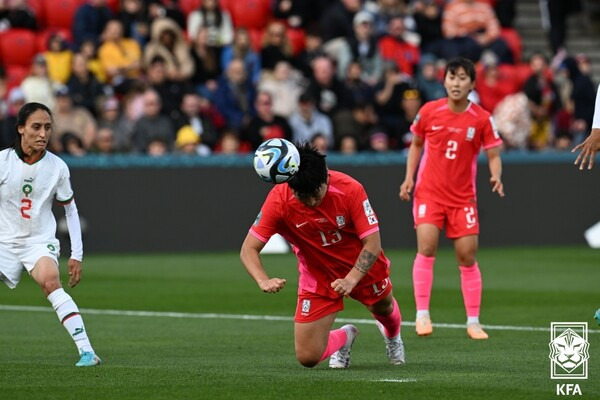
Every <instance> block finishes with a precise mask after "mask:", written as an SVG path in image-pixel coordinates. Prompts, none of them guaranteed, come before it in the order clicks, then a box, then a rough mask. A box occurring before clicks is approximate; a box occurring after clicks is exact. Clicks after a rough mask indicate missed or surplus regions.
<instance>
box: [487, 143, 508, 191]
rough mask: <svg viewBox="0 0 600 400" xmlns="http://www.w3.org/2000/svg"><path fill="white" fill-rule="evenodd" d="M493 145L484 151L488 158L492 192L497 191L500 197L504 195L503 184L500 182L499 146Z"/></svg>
mask: <svg viewBox="0 0 600 400" xmlns="http://www.w3.org/2000/svg"><path fill="white" fill-rule="evenodd" d="M501 147H502V146H495V147H491V148H489V149H487V150H486V151H485V152H486V154H487V158H488V165H489V167H490V184H491V185H492V192H496V193H498V195H499V196H500V197H504V184H503V183H502V160H501V158H500V148H501Z"/></svg>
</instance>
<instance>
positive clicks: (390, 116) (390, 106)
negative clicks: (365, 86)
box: [374, 62, 410, 132]
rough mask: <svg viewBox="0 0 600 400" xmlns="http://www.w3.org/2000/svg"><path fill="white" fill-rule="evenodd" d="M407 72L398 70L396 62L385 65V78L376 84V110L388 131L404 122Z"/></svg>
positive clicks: (407, 87)
mask: <svg viewBox="0 0 600 400" xmlns="http://www.w3.org/2000/svg"><path fill="white" fill-rule="evenodd" d="M409 88H410V85H409V84H408V83H407V77H406V75H405V74H403V73H401V72H400V71H399V70H398V66H397V64H396V63H393V62H392V63H389V62H388V63H387V64H386V65H385V66H384V73H383V79H382V81H381V82H379V83H378V84H377V86H375V103H374V104H375V111H376V112H377V115H378V116H379V120H380V121H381V125H382V127H383V128H384V129H385V130H386V131H387V132H394V131H395V128H396V126H397V125H398V124H399V123H401V122H402V114H403V111H402V96H403V94H404V91H405V90H407V89H409Z"/></svg>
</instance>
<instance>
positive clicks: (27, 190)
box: [21, 183, 33, 197]
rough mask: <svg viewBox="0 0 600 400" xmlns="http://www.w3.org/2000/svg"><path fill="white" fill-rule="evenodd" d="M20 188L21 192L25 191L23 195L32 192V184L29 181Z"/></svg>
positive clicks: (27, 195)
mask: <svg viewBox="0 0 600 400" xmlns="http://www.w3.org/2000/svg"><path fill="white" fill-rule="evenodd" d="M21 190H22V191H23V193H25V197H29V195H30V194H31V193H32V192H33V186H31V185H30V184H29V183H26V184H25V185H23V188H22V189H21Z"/></svg>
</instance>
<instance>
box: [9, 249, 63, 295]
mask: <svg viewBox="0 0 600 400" xmlns="http://www.w3.org/2000/svg"><path fill="white" fill-rule="evenodd" d="M59 253H60V246H59V243H58V240H53V241H52V243H47V244H30V245H27V246H11V245H7V244H4V243H0V281H4V283H5V284H6V286H8V287H9V288H11V289H14V288H15V287H17V285H18V284H19V281H20V280H21V272H23V268H25V269H26V270H27V272H28V273H30V274H31V270H32V269H33V267H35V264H36V263H37V262H38V260H39V259H40V258H42V257H50V258H51V259H53V260H54V262H55V263H56V265H58V255H59Z"/></svg>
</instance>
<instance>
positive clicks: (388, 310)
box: [367, 291, 402, 338]
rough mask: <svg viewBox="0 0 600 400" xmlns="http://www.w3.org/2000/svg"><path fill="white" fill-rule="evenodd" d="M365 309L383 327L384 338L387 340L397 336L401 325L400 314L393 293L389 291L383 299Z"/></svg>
mask: <svg viewBox="0 0 600 400" xmlns="http://www.w3.org/2000/svg"><path fill="white" fill-rule="evenodd" d="M367 309H368V310H369V311H370V312H371V314H373V317H374V318H375V319H376V320H377V321H379V323H380V324H381V325H383V328H384V331H385V336H387V337H388V338H393V337H396V336H398V334H399V333H400V327H401V325H402V315H401V314H400V307H399V306H398V302H397V301H396V299H395V298H394V294H393V292H391V291H390V293H389V294H388V295H387V296H386V297H385V298H383V299H381V300H380V301H378V302H377V303H375V304H373V305H371V306H367Z"/></svg>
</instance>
